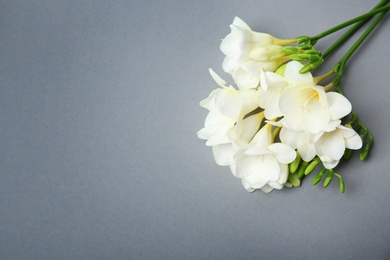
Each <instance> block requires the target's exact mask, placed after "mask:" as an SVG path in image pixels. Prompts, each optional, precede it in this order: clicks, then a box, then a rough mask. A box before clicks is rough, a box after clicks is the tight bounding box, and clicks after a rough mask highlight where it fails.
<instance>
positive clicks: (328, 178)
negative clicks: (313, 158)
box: [324, 170, 334, 188]
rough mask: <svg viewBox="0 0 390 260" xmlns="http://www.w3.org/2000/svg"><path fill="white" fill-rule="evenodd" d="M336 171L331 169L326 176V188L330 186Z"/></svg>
mask: <svg viewBox="0 0 390 260" xmlns="http://www.w3.org/2000/svg"><path fill="white" fill-rule="evenodd" d="M333 176H334V171H333V170H329V172H328V175H326V178H325V180H324V188H326V187H328V185H329V183H330V182H331V181H332V180H333Z"/></svg>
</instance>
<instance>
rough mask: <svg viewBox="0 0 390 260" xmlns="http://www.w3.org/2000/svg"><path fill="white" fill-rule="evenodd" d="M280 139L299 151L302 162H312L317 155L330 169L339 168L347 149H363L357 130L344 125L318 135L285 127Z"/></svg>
mask: <svg viewBox="0 0 390 260" xmlns="http://www.w3.org/2000/svg"><path fill="white" fill-rule="evenodd" d="M279 137H280V140H281V141H282V142H283V143H285V144H287V145H290V146H291V147H292V148H294V149H297V151H298V153H299V154H300V155H301V157H302V160H304V161H306V162H310V161H311V160H312V159H313V158H314V157H315V156H316V155H317V156H318V157H319V158H320V159H321V161H322V163H323V165H324V167H325V168H328V169H332V168H334V167H336V166H337V164H338V163H339V161H340V159H341V157H342V156H343V155H344V152H345V149H346V148H348V149H351V150H358V149H360V148H361V147H362V139H361V138H360V136H359V135H358V134H357V133H356V132H355V130H353V129H351V128H348V127H345V126H342V125H338V126H337V127H335V128H334V129H333V130H332V131H329V132H323V133H321V134H318V135H313V134H307V133H305V132H303V131H294V130H291V129H288V128H286V127H283V128H282V130H281V131H280V135H279Z"/></svg>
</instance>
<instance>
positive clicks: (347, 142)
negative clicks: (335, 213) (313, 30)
mask: <svg viewBox="0 0 390 260" xmlns="http://www.w3.org/2000/svg"><path fill="white" fill-rule="evenodd" d="M387 2H388V1H381V2H380V3H379V4H378V5H377V6H376V7H375V8H374V9H373V10H371V11H370V12H368V13H366V14H364V15H361V16H359V17H357V18H354V19H352V20H349V21H347V22H345V23H343V24H341V25H338V26H336V27H334V28H331V29H329V30H327V31H325V32H323V33H321V34H319V35H317V36H314V37H308V36H301V37H297V38H294V39H287V40H284V39H278V38H276V37H274V36H272V35H270V34H266V33H260V32H254V31H253V30H252V29H251V28H250V27H249V26H248V25H247V24H246V23H245V22H244V21H243V20H241V19H240V18H238V17H236V18H235V19H234V21H233V23H232V24H231V25H230V28H231V32H230V33H229V34H228V35H227V36H226V37H225V38H224V39H223V40H222V42H221V45H220V49H221V51H222V53H223V54H224V55H225V59H224V61H223V63H222V68H223V70H224V71H225V72H226V73H228V74H230V75H231V76H232V78H233V80H234V82H235V84H236V85H237V88H235V87H233V86H231V85H229V86H228V85H227V82H226V81H225V80H223V79H222V78H221V77H220V76H218V75H217V74H216V73H215V72H214V71H213V70H211V69H210V74H211V76H212V78H213V79H214V81H215V82H216V83H217V84H218V85H219V88H217V89H215V90H213V91H212V92H211V93H210V95H209V96H208V97H207V98H206V99H204V100H203V101H201V102H200V106H201V107H203V108H205V109H207V110H208V111H209V113H208V115H207V117H206V120H205V124H204V128H202V129H201V130H200V131H199V132H198V137H199V138H201V139H205V140H207V141H206V145H207V146H211V147H212V150H213V154H214V158H215V161H216V163H217V164H218V165H221V166H229V167H230V169H231V171H232V173H233V175H234V176H236V177H237V178H240V179H241V181H242V184H243V186H244V188H245V189H246V190H247V191H249V192H252V191H254V190H256V189H261V190H262V191H264V192H270V191H272V190H273V189H282V188H283V187H284V186H288V187H293V186H294V187H298V186H300V185H301V181H302V179H303V178H304V177H305V176H307V175H309V174H310V173H311V172H313V171H314V169H316V168H318V167H319V168H320V170H319V171H318V173H317V175H316V176H315V178H314V179H313V184H314V185H315V184H317V183H319V182H320V181H321V179H322V178H323V177H324V176H326V177H325V180H324V187H327V186H328V185H329V183H330V182H331V180H332V179H333V177H335V176H336V177H337V178H338V180H339V187H340V191H341V192H344V189H345V187H344V181H343V178H342V176H341V175H340V174H337V173H336V172H335V171H334V168H335V167H336V166H337V165H338V164H339V162H340V160H341V158H342V157H344V158H346V159H348V158H349V157H350V155H351V152H352V150H359V149H361V148H362V152H361V156H360V157H361V159H362V160H363V159H366V158H367V155H368V152H369V150H370V149H371V147H372V145H373V137H372V135H371V133H370V132H369V131H368V129H367V128H366V127H365V126H364V125H363V124H362V123H361V121H360V120H359V118H358V116H357V115H356V113H355V112H354V111H352V105H351V103H350V102H349V100H348V99H347V98H346V97H345V96H344V95H343V93H342V91H341V88H340V82H341V78H342V74H343V71H344V69H345V64H346V62H347V60H348V58H349V57H350V56H351V55H352V53H353V52H354V51H355V50H356V49H357V47H358V46H359V45H360V43H361V42H362V41H364V39H365V38H366V37H367V36H368V34H369V33H370V32H371V31H372V30H373V29H374V27H375V26H376V25H377V24H378V23H379V21H380V20H381V19H382V18H383V16H384V15H385V14H386V13H387V11H388V10H389V5H387ZM376 15H377V16H378V17H377V18H376V20H375V21H374V22H373V23H372V24H371V25H370V26H369V27H368V29H367V30H366V31H365V32H364V33H363V34H362V36H361V37H360V38H359V39H358V41H357V42H356V43H355V44H354V45H353V46H352V47H351V49H350V50H349V51H348V52H347V53H346V54H345V55H344V56H343V57H342V58H341V60H340V62H338V63H337V64H336V65H335V66H334V67H333V68H332V69H331V71H329V72H328V73H326V74H324V75H320V76H317V77H314V76H313V74H312V73H311V70H313V69H315V68H317V67H318V66H320V65H321V64H322V63H323V62H324V60H325V58H326V56H328V55H330V54H331V53H332V51H333V50H335V49H336V48H338V47H339V46H340V45H341V44H343V43H344V42H345V41H346V40H347V39H348V38H349V37H350V36H351V35H352V34H354V33H355V32H356V31H357V30H358V29H359V28H360V27H361V26H362V25H363V24H365V23H366V22H368V21H369V20H370V19H371V18H372V17H374V16H376ZM352 25H353V27H352V28H350V30H349V31H347V32H346V33H345V34H344V35H343V36H341V37H340V39H339V40H338V41H336V42H335V44H333V45H332V46H331V47H330V48H329V49H328V50H326V51H325V52H324V53H321V52H319V51H318V50H316V49H315V48H314V45H315V44H316V42H317V41H318V40H320V39H321V38H323V37H325V36H327V35H329V34H331V33H334V32H336V31H338V30H340V29H342V28H344V27H347V26H352ZM332 77H333V78H332ZM329 79H331V81H330V83H328V84H326V85H325V86H324V85H323V84H321V82H322V81H324V80H329ZM317 166H318V167H317Z"/></svg>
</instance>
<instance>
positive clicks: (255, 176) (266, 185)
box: [231, 124, 296, 193]
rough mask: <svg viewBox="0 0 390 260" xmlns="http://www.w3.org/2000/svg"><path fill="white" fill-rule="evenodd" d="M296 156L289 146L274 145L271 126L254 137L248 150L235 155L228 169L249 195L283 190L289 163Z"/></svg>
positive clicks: (267, 126)
mask: <svg viewBox="0 0 390 260" xmlns="http://www.w3.org/2000/svg"><path fill="white" fill-rule="evenodd" d="M295 156H296V153H295V151H294V149H292V148H291V147H290V146H288V145H286V144H282V143H273V138H272V132H271V125H269V124H267V125H265V126H264V127H263V128H262V129H260V131H259V132H258V133H257V134H256V135H255V137H254V138H253V140H252V141H251V143H250V144H249V147H248V148H247V149H246V150H242V151H240V152H238V153H236V154H235V155H234V158H233V162H234V163H233V164H231V170H232V172H233V174H234V175H235V176H236V177H238V178H241V180H242V184H243V186H244V188H245V189H246V190H247V191H249V192H252V191H254V190H255V189H261V190H262V191H264V192H267V193H268V192H270V191H272V190H273V189H282V188H283V186H284V184H285V183H286V181H287V178H288V166H287V165H288V164H289V163H291V162H292V161H293V160H294V159H295Z"/></svg>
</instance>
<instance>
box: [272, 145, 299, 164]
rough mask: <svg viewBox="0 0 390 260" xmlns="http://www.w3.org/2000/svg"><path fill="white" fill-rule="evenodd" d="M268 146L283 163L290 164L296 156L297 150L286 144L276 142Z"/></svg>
mask: <svg viewBox="0 0 390 260" xmlns="http://www.w3.org/2000/svg"><path fill="white" fill-rule="evenodd" d="M267 148H268V150H270V151H271V152H273V153H274V155H275V158H276V160H278V162H280V163H282V164H289V163H291V162H292V161H294V159H295V157H296V152H295V150H294V149H292V148H291V147H290V146H288V145H286V144H281V143H274V144H271V145H269V146H268V147H267Z"/></svg>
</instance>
